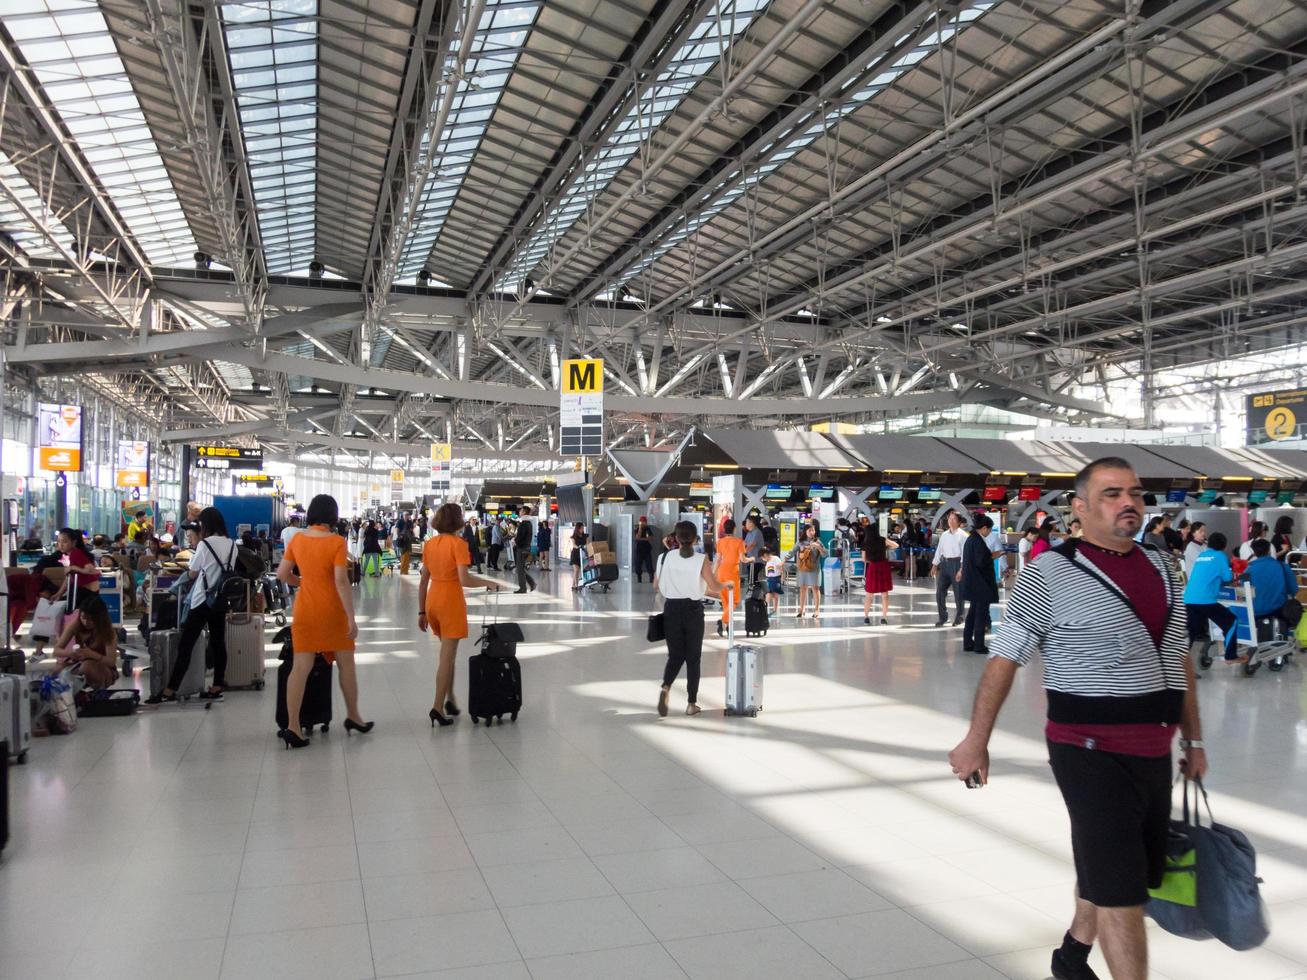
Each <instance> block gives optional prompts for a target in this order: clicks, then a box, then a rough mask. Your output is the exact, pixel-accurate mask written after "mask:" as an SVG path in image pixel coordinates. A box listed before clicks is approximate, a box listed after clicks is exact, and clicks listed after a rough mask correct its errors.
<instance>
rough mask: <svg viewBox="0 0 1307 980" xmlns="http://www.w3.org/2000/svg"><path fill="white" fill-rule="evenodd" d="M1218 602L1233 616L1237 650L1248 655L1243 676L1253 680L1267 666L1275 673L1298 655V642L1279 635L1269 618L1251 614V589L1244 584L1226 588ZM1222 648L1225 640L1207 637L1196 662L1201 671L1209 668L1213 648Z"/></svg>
mask: <svg viewBox="0 0 1307 980" xmlns="http://www.w3.org/2000/svg"><path fill="white" fill-rule="evenodd" d="M1220 597H1221V602H1222V604H1223V605H1225V606H1226V607H1227V608H1228V609H1229V610H1230V611H1231V612H1232V613H1234V618H1235V624H1234V630H1235V640H1236V642H1237V643H1238V645H1239V647H1240V648H1242V649H1244V650H1245V651H1246V652H1247V654H1248V662H1247V663H1246V664H1244V665H1243V672H1244V674H1245V675H1246V676H1248V677H1252V676H1254V675H1255V674H1256V673H1257V672H1258V671H1259V670H1261V669H1262V664H1266V665H1267V666H1268V667H1269V668H1270V669H1271V671H1273V672H1276V673H1278V672H1279V671H1281V670H1283V669H1284V665H1285V664H1286V663H1288V662H1289V658H1290V657H1292V656H1293V655H1294V654H1295V653H1298V652H1299V647H1298V641H1297V640H1296V639H1295V638H1294V637H1293V636H1292V635H1290V636H1288V637H1285V636H1282V635H1281V634H1280V631H1279V625H1280V624H1279V621H1278V620H1276V619H1275V618H1274V617H1272V616H1262V617H1261V618H1260V619H1259V618H1258V617H1256V616H1254V615H1253V587H1252V586H1251V585H1249V584H1247V583H1243V582H1241V583H1238V584H1237V585H1234V586H1226V587H1225V588H1223V589H1222V590H1221V593H1220ZM1218 644H1219V645H1221V646H1224V644H1225V638H1224V637H1221V638H1219V639H1213V638H1212V637H1211V636H1209V637H1208V638H1207V639H1206V640H1205V641H1203V645H1202V649H1201V651H1200V653H1199V656H1198V662H1199V663H1200V664H1201V665H1202V668H1203V669H1204V670H1207V669H1209V668H1210V667H1211V666H1212V647H1213V646H1216V645H1218Z"/></svg>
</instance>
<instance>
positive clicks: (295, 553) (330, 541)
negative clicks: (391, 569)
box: [277, 493, 373, 749]
mask: <svg viewBox="0 0 1307 980" xmlns="http://www.w3.org/2000/svg"><path fill="white" fill-rule="evenodd" d="M339 520H340V511H339V508H338V506H337V504H336V498H335V497H332V496H330V495H328V494H325V493H322V494H318V495H317V496H316V497H314V498H313V499H312V500H311V501H309V511H308V515H307V516H306V517H305V519H304V522H305V524H307V525H308V527H306V528H304V529H303V530H301V531H300V533H299V534H297V535H295V536H294V537H293V538H291V542H290V544H289V545H287V546H286V553H285V554H283V555H282V556H281V562H280V564H278V566H277V578H279V579H281V580H282V581H283V582H285V583H286V584H287V585H290V586H293V587H294V588H296V589H297V590H298V592H297V593H296V596H295V611H294V613H293V614H292V616H291V622H290V637H291V646H292V647H293V648H294V651H295V654H294V660H292V661H291V668H290V676H289V677H288V678H287V679H286V718H287V719H288V720H287V722H286V724H287V725H288V726H289V727H287V728H286V729H285V730H284V731H282V732H281V733H280V734H281V738H282V741H284V742H285V743H286V747H287V748H292V749H302V748H304V746H306V745H308V744H309V739H308V736H307V735H306V734H305V733H304V732H302V731H301V730H300V727H299V722H300V709H301V708H302V707H303V704H304V688H305V686H306V685H307V683H308V679H309V672H310V671H312V669H313V662H314V658H315V657H316V656H317V655H318V654H322V656H323V658H324V659H325V660H326V661H327V662H328V663H333V662H334V663H335V665H336V673H337V677H338V679H339V683H340V693H341V696H342V697H344V699H345V712H346V713H345V732H346V733H347V734H348V733H349V732H360V733H364V734H366V733H367V732H370V731H372V724H373V723H372V722H370V721H364V720H363V715H362V713H361V712H360V711H359V682H358V671H357V670H356V669H355V665H354V641H355V640H356V639H357V638H358V635H359V628H358V623H357V621H356V620H355V619H354V590H353V589H351V588H350V584H349V554H348V546H347V544H346V541H345V539H344V538H343V537H341V536H340V535H339V534H337V533H336V531H335V528H336V524H337V522H338V521H339Z"/></svg>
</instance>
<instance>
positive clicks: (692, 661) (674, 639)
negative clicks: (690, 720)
mask: <svg viewBox="0 0 1307 980" xmlns="http://www.w3.org/2000/svg"><path fill="white" fill-rule="evenodd" d="M663 634H664V636H665V637H666V639H667V667H666V668H665V669H664V670H663V686H664V687H671V686H672V682H673V681H675V680H676V676H677V675H678V674H679V673H680V672H681V665H682V664H684V665H685V680H686V682H687V684H688V686H689V693H690V697H689V700H690V703H691V704H694V703H695V702H696V701H697V700H698V698H699V661H700V660H701V659H702V658H703V603H701V602H700V601H699V600H698V599H668V600H667V602H666V604H665V605H664V606H663Z"/></svg>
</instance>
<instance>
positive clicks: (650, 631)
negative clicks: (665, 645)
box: [644, 612, 667, 643]
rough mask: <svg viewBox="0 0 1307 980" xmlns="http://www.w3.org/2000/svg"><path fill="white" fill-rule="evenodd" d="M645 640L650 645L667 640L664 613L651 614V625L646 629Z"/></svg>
mask: <svg viewBox="0 0 1307 980" xmlns="http://www.w3.org/2000/svg"><path fill="white" fill-rule="evenodd" d="M644 638H645V639H646V640H648V641H649V642H650V643H661V642H662V641H663V640H665V639H667V629H666V625H665V621H664V619H663V614H662V613H660V612H656V613H650V614H649V625H648V626H647V627H646V628H645V631H644Z"/></svg>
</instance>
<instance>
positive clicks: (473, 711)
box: [467, 592, 523, 726]
mask: <svg viewBox="0 0 1307 980" xmlns="http://www.w3.org/2000/svg"><path fill="white" fill-rule="evenodd" d="M494 596H495V621H494V622H493V623H490V624H489V625H487V624H486V623H485V622H484V621H483V622H482V623H481V638H480V639H479V640H478V641H477V645H478V646H479V647H480V648H481V651H482V652H481V653H478V654H477V655H476V656H474V657H471V658H470V659H469V660H468V675H467V713H468V714H469V715H471V716H472V723H473V724H476V722H477V720H478V719H481V718H484V719H485V721H486V725H487V726H489V725H491V724H493V723H494V720H495V719H496V718H497V719H499V723H500V724H501V725H502V724H503V723H504V715H508V716H509V719H510V720H511V721H517V713H518V712H519V711H521V710H522V665H521V664H520V663H519V662H518V659H517V645H518V644H519V643H521V642H522V639H523V636H522V627H520V626H518V625H517V624H516V623H501V622H499V593H498V592H495V593H494Z"/></svg>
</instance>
